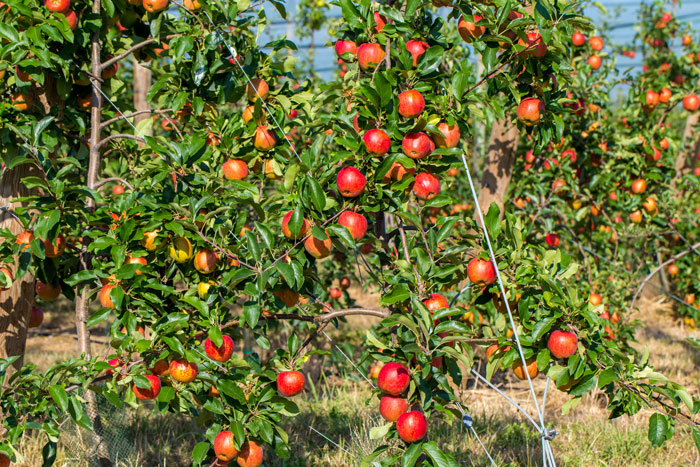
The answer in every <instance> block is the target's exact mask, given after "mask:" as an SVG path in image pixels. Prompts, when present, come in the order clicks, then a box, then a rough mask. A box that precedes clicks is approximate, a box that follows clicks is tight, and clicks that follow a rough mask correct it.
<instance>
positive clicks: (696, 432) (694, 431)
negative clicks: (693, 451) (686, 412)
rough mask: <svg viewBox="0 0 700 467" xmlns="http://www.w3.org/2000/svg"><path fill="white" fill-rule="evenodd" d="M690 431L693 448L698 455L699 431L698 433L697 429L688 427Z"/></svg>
mask: <svg viewBox="0 0 700 467" xmlns="http://www.w3.org/2000/svg"><path fill="white" fill-rule="evenodd" d="M690 431H691V432H692V434H693V441H694V442H695V447H696V448H697V450H698V452H699V453H700V431H698V429H697V427H694V426H693V427H690Z"/></svg>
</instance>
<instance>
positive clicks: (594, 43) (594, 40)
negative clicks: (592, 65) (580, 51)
mask: <svg viewBox="0 0 700 467" xmlns="http://www.w3.org/2000/svg"><path fill="white" fill-rule="evenodd" d="M588 43H589V44H590V45H591V49H593V50H595V51H596V52H600V51H601V50H603V47H604V46H605V44H604V43H603V39H601V38H600V37H598V36H593V37H591V38H590V39H589V40H588Z"/></svg>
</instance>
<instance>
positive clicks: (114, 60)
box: [100, 34, 182, 70]
mask: <svg viewBox="0 0 700 467" xmlns="http://www.w3.org/2000/svg"><path fill="white" fill-rule="evenodd" d="M178 36H182V34H169V35H167V36H165V37H163V38H161V39H160V40H157V39H155V38H150V39H146V40H145V41H141V42H139V43H138V44H136V45H134V46H132V47H131V48H129V49H127V50H126V51H125V52H122V53H120V54H119V55H117V56H116V57H112V58H110V59H109V60H107V61H106V62H103V63H101V64H100V70H104V69H105V68H107V67H109V66H111V65H113V64H115V63H117V62H119V61H121V60H124V59H125V58H126V57H128V56H129V55H130V54H132V53H133V52H135V51H137V50H139V49H141V48H143V47H146V46H147V45H150V44H153V43H155V42H162V41H167V40H170V39H173V38H175V37H178Z"/></svg>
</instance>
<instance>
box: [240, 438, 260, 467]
mask: <svg viewBox="0 0 700 467" xmlns="http://www.w3.org/2000/svg"><path fill="white" fill-rule="evenodd" d="M236 462H238V466H239V467H260V466H261V465H262V462H263V450H262V448H261V447H260V445H259V444H257V443H256V442H255V441H253V440H248V441H246V442H245V443H243V446H241V452H240V453H239V454H238V457H237V458H236Z"/></svg>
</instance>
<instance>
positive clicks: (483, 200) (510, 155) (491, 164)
mask: <svg viewBox="0 0 700 467" xmlns="http://www.w3.org/2000/svg"><path fill="white" fill-rule="evenodd" d="M519 137H520V132H519V131H518V127H517V126H516V125H515V124H514V123H512V122H510V121H505V120H497V121H495V122H494V124H493V128H492V129H491V136H490V138H489V144H488V153H487V154H486V158H487V159H486V163H485V165H484V173H483V176H482V177H481V190H480V191H479V209H481V210H482V212H488V210H489V206H491V203H493V202H495V203H496V204H497V205H498V207H499V208H500V210H501V215H502V214H503V205H504V199H505V196H506V192H507V191H508V185H509V184H510V179H511V176H512V175H513V164H514V163H515V153H516V151H517V149H518V138H519Z"/></svg>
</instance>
